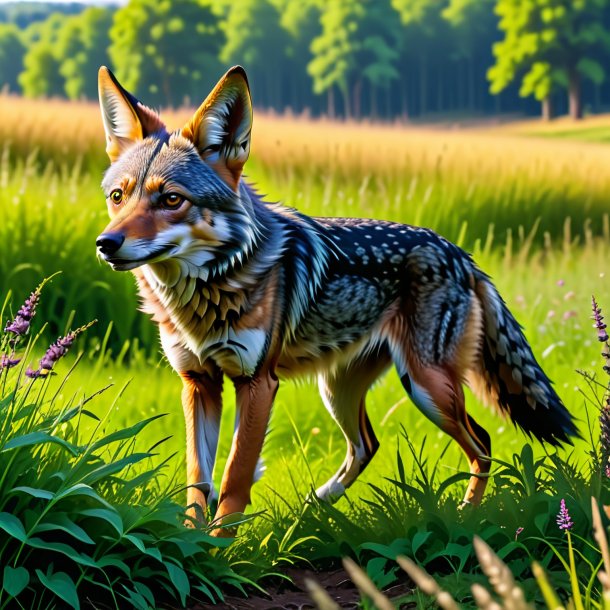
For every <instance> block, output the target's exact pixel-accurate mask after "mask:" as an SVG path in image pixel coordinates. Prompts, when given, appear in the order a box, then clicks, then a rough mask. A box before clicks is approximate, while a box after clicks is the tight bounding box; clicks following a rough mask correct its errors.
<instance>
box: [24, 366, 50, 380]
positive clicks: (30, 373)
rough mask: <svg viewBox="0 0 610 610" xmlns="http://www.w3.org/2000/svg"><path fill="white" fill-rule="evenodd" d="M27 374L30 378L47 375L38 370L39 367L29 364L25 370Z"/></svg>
mask: <svg viewBox="0 0 610 610" xmlns="http://www.w3.org/2000/svg"><path fill="white" fill-rule="evenodd" d="M25 376H26V377H29V378H30V379H38V378H39V377H46V375H45V374H44V373H43V372H42V371H40V370H38V369H33V368H32V367H31V366H28V368H27V369H26V371H25Z"/></svg>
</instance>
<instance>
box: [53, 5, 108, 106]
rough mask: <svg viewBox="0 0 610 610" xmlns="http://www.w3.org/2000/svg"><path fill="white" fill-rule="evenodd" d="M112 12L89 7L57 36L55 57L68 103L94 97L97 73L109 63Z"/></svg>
mask: <svg viewBox="0 0 610 610" xmlns="http://www.w3.org/2000/svg"><path fill="white" fill-rule="evenodd" d="M111 23H112V11H110V10H108V9H105V8H99V7H91V8H88V9H86V10H84V11H83V12H82V13H80V14H79V15H76V16H74V17H69V18H68V19H67V20H66V22H65V24H64V26H63V27H62V28H61V30H60V31H59V33H58V41H57V48H56V54H57V58H58V61H59V62H60V67H59V72H60V74H61V76H62V77H63V78H64V90H65V92H66V95H67V96H68V97H69V98H70V99H79V98H81V97H87V98H89V99H94V98H95V97H97V70H98V68H99V67H100V66H101V65H105V64H107V63H109V58H108V46H109V44H110V37H109V35H108V32H109V30H110V25H111Z"/></svg>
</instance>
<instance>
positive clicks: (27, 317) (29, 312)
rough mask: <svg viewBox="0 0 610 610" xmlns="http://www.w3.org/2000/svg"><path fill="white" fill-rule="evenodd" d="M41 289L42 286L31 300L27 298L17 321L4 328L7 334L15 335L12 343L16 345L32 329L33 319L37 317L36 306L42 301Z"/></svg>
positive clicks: (35, 291)
mask: <svg viewBox="0 0 610 610" xmlns="http://www.w3.org/2000/svg"><path fill="white" fill-rule="evenodd" d="M41 288H42V285H41V286H39V287H38V288H36V290H34V292H32V294H31V295H30V296H29V298H27V299H26V301H25V303H24V304H23V305H22V306H21V309H19V311H18V312H17V315H16V316H15V319H14V320H13V321H12V322H9V323H8V324H7V325H6V327H5V328H4V332H5V333H12V334H13V335H15V336H14V337H13V339H12V343H16V342H17V341H18V340H19V339H20V338H21V337H23V336H24V335H25V334H26V333H27V332H28V330H29V329H30V324H31V323H32V318H33V317H34V316H35V315H36V306H37V305H38V301H39V300H40V289H41Z"/></svg>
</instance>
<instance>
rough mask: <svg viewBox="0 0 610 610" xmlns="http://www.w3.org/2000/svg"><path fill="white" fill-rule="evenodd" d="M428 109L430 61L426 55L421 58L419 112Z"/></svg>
mask: <svg viewBox="0 0 610 610" xmlns="http://www.w3.org/2000/svg"><path fill="white" fill-rule="evenodd" d="M426 110H428V62H427V61H426V56H425V55H420V58H419V114H420V115H422V114H424V113H425V112H426Z"/></svg>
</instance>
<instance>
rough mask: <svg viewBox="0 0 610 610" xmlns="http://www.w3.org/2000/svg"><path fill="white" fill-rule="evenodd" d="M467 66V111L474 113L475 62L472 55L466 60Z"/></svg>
mask: <svg viewBox="0 0 610 610" xmlns="http://www.w3.org/2000/svg"><path fill="white" fill-rule="evenodd" d="M467 62H468V63H467V65H468V110H470V112H474V111H475V109H476V101H475V96H476V92H475V78H476V76H475V62H474V57H472V55H469V56H468V59H467Z"/></svg>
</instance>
